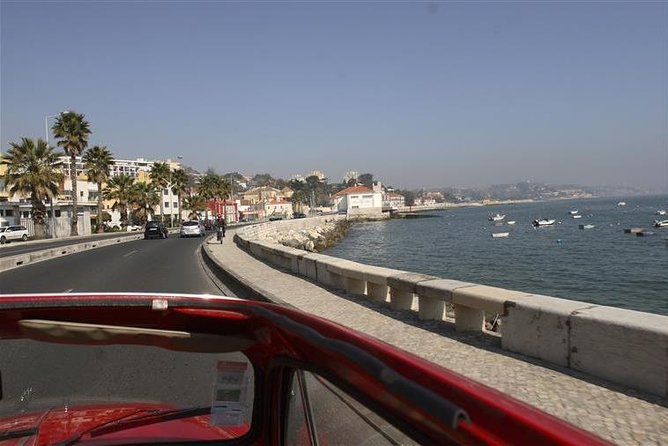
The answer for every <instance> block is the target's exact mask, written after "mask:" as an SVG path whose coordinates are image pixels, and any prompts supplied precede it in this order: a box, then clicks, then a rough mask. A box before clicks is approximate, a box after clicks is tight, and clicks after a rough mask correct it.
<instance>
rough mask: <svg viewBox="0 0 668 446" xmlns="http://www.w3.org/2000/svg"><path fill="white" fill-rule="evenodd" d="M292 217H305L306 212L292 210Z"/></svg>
mask: <svg viewBox="0 0 668 446" xmlns="http://www.w3.org/2000/svg"><path fill="white" fill-rule="evenodd" d="M292 218H306V214H304V213H303V212H294V213H293V214H292Z"/></svg>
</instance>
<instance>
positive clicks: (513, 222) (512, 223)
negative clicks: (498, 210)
mask: <svg viewBox="0 0 668 446" xmlns="http://www.w3.org/2000/svg"><path fill="white" fill-rule="evenodd" d="M507 223H508V224H509V225H514V224H515V223H517V222H516V221H515V220H510V221H508V222H507Z"/></svg>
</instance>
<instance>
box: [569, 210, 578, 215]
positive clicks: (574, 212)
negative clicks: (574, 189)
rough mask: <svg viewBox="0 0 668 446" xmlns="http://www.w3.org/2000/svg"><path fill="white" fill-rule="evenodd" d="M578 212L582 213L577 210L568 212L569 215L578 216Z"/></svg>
mask: <svg viewBox="0 0 668 446" xmlns="http://www.w3.org/2000/svg"><path fill="white" fill-rule="evenodd" d="M578 212H580V211H578V210H577V209H575V210H572V211H568V213H569V214H571V215H576V214H577V213H578Z"/></svg>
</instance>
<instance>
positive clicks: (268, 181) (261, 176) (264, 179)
mask: <svg viewBox="0 0 668 446" xmlns="http://www.w3.org/2000/svg"><path fill="white" fill-rule="evenodd" d="M275 183H276V180H274V178H273V177H272V176H271V175H269V174H268V173H258V174H257V175H255V176H254V177H253V179H252V180H251V184H252V185H253V186H273V185H274V184H275Z"/></svg>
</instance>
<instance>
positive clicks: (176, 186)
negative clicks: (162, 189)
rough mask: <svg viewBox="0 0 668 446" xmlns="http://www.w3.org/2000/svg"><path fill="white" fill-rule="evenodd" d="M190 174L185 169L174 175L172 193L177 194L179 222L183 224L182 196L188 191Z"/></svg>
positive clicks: (176, 171) (178, 170) (177, 171)
mask: <svg viewBox="0 0 668 446" xmlns="http://www.w3.org/2000/svg"><path fill="white" fill-rule="evenodd" d="M188 182H189V178H188V174H187V173H186V172H185V170H183V169H177V170H175V171H174V172H173V173H172V193H174V194H176V201H177V204H178V209H179V215H178V221H179V225H180V224H181V196H182V195H183V193H184V192H185V191H186V190H188Z"/></svg>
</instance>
